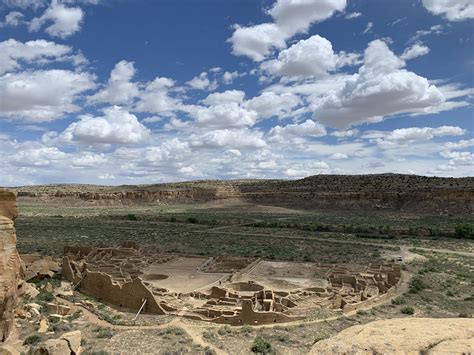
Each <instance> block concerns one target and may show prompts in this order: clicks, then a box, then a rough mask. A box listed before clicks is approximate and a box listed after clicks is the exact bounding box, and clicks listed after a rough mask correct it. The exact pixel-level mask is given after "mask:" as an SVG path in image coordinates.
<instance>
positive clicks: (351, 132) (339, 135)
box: [331, 129, 359, 138]
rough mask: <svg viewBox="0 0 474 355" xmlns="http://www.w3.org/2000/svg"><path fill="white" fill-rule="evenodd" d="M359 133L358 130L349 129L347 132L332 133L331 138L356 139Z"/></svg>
mask: <svg viewBox="0 0 474 355" xmlns="http://www.w3.org/2000/svg"><path fill="white" fill-rule="evenodd" d="M358 133H359V130H357V129H348V130H345V131H334V132H332V133H331V136H334V137H337V138H349V137H354V136H356V135H357V134H358Z"/></svg>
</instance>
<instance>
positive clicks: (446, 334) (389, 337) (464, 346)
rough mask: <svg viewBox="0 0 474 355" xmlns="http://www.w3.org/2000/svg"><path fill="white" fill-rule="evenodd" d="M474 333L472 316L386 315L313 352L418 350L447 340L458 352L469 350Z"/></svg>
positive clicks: (370, 352)
mask: <svg viewBox="0 0 474 355" xmlns="http://www.w3.org/2000/svg"><path fill="white" fill-rule="evenodd" d="M473 337H474V322H473V320H472V319H466V318H462V319H461V318H443V319H435V318H399V319H386V320H379V321H375V322H371V323H368V324H364V325H356V326H353V327H350V328H347V329H345V330H343V331H342V332H340V333H338V334H337V335H335V336H334V337H332V338H329V339H326V340H322V341H320V342H318V343H316V345H315V346H314V347H313V348H312V350H311V353H310V354H376V353H377V354H395V353H397V354H406V353H415V354H418V353H419V352H423V353H426V352H427V351H429V350H430V349H431V348H432V347H433V344H442V343H443V342H448V343H446V344H448V346H449V344H451V345H453V344H456V346H458V349H459V352H458V353H463V352H464V353H469V351H472V338H473ZM469 342H471V343H470V345H469ZM440 346H441V345H440ZM453 346H454V345H453ZM442 349H444V348H442ZM431 350H433V349H431Z"/></svg>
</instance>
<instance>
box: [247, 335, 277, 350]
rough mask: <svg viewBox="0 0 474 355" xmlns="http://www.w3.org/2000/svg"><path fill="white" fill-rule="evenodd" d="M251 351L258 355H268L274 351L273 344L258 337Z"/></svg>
mask: <svg viewBox="0 0 474 355" xmlns="http://www.w3.org/2000/svg"><path fill="white" fill-rule="evenodd" d="M250 350H252V352H253V353H256V354H268V353H269V352H270V351H271V350H272V344H270V343H269V342H268V341H266V340H265V339H264V338H262V337H261V336H258V337H256V338H255V340H254V342H253V344H252V348H251V349H250Z"/></svg>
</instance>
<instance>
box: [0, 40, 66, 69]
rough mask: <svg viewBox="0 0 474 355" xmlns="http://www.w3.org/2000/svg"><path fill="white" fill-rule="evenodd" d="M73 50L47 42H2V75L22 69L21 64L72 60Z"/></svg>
mask: <svg viewBox="0 0 474 355" xmlns="http://www.w3.org/2000/svg"><path fill="white" fill-rule="evenodd" d="M71 52H72V48H71V47H69V46H65V45H62V44H57V43H54V42H50V41H45V40H41V39H38V40H35V41H28V42H25V43H23V42H20V41H17V40H15V39H13V38H11V39H8V40H6V41H3V42H0V75H1V74H4V73H6V72H8V71H13V70H15V69H18V68H20V67H21V63H22V62H24V63H28V64H31V63H35V64H38V63H42V62H48V61H52V60H66V59H71V58H70V57H67V56H66V55H67V54H70V53H71Z"/></svg>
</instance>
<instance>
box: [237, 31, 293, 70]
mask: <svg viewBox="0 0 474 355" xmlns="http://www.w3.org/2000/svg"><path fill="white" fill-rule="evenodd" d="M285 38H286V37H285V35H284V33H282V32H281V31H280V29H279V28H278V27H277V26H276V25H275V24H274V23H262V24H260V25H255V26H250V27H241V26H235V30H234V33H233V34H232V37H231V38H229V42H230V43H232V54H234V55H237V56H239V55H242V56H247V57H249V58H251V59H253V60H254V61H256V62H260V61H262V60H264V59H265V57H266V56H268V55H269V54H270V52H271V49H272V48H277V49H282V48H285V47H286V42H285Z"/></svg>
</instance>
